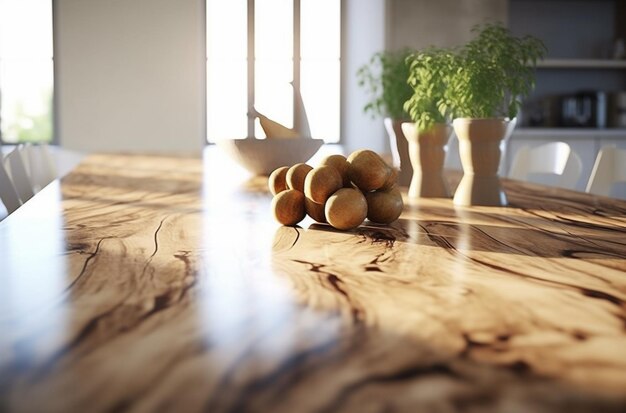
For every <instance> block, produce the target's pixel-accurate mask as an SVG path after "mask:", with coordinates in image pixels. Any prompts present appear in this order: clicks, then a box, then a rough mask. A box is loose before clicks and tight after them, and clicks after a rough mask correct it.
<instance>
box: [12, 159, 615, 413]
mask: <svg viewBox="0 0 626 413" xmlns="http://www.w3.org/2000/svg"><path fill="white" fill-rule="evenodd" d="M218 155H219V156H218ZM504 185H505V189H506V191H507V193H508V197H509V200H510V203H511V206H510V207H508V208H488V207H475V208H459V207H457V208H455V207H454V206H453V205H452V202H451V200H448V199H436V200H435V199H430V200H429V199H422V200H417V201H411V202H408V203H407V205H406V207H405V211H404V213H403V215H402V216H401V218H400V219H399V220H398V221H397V222H395V223H394V224H392V225H391V226H389V227H386V226H374V225H364V226H362V227H360V228H358V229H357V230H354V231H351V232H340V231H335V230H332V229H331V228H329V227H327V226H324V225H318V224H314V223H313V222H312V221H310V220H306V221H304V222H303V223H302V224H301V227H297V228H291V227H281V226H279V225H278V224H276V223H275V222H273V220H272V217H271V213H270V209H269V204H270V199H271V198H270V195H269V194H268V193H267V191H266V189H265V182H264V180H262V179H258V178H255V179H249V178H248V177H247V176H246V174H245V173H243V172H242V171H241V170H240V169H238V168H236V167H233V165H232V164H231V163H230V162H229V161H228V160H226V159H223V158H222V156H221V155H220V154H218V153H216V152H215V151H214V150H208V151H207V153H206V154H205V159H204V163H203V161H202V160H200V159H188V158H171V157H148V156H129V155H128V156H127V155H115V156H113V155H95V156H91V157H89V158H87V159H86V160H85V161H84V162H83V163H82V164H81V165H80V166H79V167H78V168H77V169H75V170H74V171H73V172H72V173H70V174H69V175H68V176H66V177H65V178H64V179H63V180H62V181H61V182H54V183H53V184H51V185H50V186H48V187H47V188H45V189H44V191H42V192H40V193H39V194H38V195H37V196H35V198H33V199H32V200H31V201H29V202H28V203H27V204H25V205H24V206H23V207H22V208H21V209H19V210H18V211H17V212H16V213H15V214H13V215H11V216H10V217H8V218H7V219H6V220H5V221H3V222H2V223H0V411H2V412H4V411H16V412H22V411H25V412H47V411H50V412H113V411H115V412H127V411H128V412H153V411H176V412H196V411H210V412H243V411H262V412H313V411H315V412H338V411H340V412H352V411H354V412H397V411H400V412H402V411H406V412H417V411H425V412H453V411H467V410H471V411H498V412H502V411H504V412H509V411H516V412H517V411H519V412H544V411H576V412H577V411H603V412H611V411H615V412H624V411H625V409H626V304H625V300H626V202H620V201H615V200H610V199H608V198H599V197H593V196H589V195H586V194H582V193H575V192H568V191H564V190H556V189H549V188H546V187H540V186H533V185H529V184H521V183H516V182H510V181H505V183H504Z"/></svg>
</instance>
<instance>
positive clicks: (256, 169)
mask: <svg viewBox="0 0 626 413" xmlns="http://www.w3.org/2000/svg"><path fill="white" fill-rule="evenodd" d="M216 143H217V146H219V147H220V148H221V149H222V150H223V151H225V152H226V153H228V155H230V157H231V158H233V159H234V160H235V161H237V162H238V163H239V164H240V165H241V166H243V167H244V168H246V169H247V170H248V171H250V172H251V173H253V174H255V175H269V174H271V173H272V171H273V170H274V169H276V168H278V167H280V166H291V165H294V164H297V163H300V162H306V161H308V160H309V159H311V157H312V156H313V155H315V153H316V152H317V151H318V150H319V148H320V147H321V146H322V144H323V143H324V141H323V140H322V139H311V138H272V139H223V140H219V141H217V142H216Z"/></svg>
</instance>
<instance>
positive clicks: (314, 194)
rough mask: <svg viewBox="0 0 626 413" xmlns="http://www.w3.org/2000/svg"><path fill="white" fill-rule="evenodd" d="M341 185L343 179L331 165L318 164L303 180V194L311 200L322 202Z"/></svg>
mask: <svg viewBox="0 0 626 413" xmlns="http://www.w3.org/2000/svg"><path fill="white" fill-rule="evenodd" d="M342 186H343V179H341V175H340V174H339V172H337V170H336V169H335V168H334V167H333V166H328V165H325V166H318V167H317V168H314V169H312V170H311V172H309V173H308V174H307V176H306V179H305V180H304V195H305V196H306V197H307V198H309V199H311V201H313V202H317V203H318V204H324V203H325V202H326V200H327V199H328V197H329V196H331V195H332V194H333V193H335V192H336V191H337V190H338V189H341V187H342Z"/></svg>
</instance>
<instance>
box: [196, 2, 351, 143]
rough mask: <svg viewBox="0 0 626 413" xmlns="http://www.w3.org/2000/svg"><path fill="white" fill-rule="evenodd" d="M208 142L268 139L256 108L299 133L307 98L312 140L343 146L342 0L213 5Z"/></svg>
mask: <svg viewBox="0 0 626 413" xmlns="http://www.w3.org/2000/svg"><path fill="white" fill-rule="evenodd" d="M206 9H207V20H206V21H207V135H208V136H207V137H208V140H209V141H215V140H218V139H221V138H243V137H246V136H248V137H252V136H256V137H264V136H265V135H264V134H263V131H262V129H261V128H260V126H259V124H258V121H257V122H256V123H255V122H254V120H253V119H252V118H248V116H247V114H248V113H250V112H251V110H252V109H253V108H254V109H256V110H258V111H259V112H261V113H263V114H264V115H266V116H268V117H269V118H271V119H273V120H276V121H277V122H280V123H282V124H283V125H285V126H287V127H294V106H295V105H294V99H295V97H294V92H293V88H292V84H293V85H294V86H295V87H298V88H299V89H300V91H301V95H302V100H303V101H304V104H305V107H306V111H307V117H308V121H309V125H310V128H311V134H312V135H313V137H315V138H323V139H324V140H325V141H326V142H338V141H339V117H340V107H339V104H340V44H341V14H340V10H341V1H340V0H229V1H223V0H207V8H206Z"/></svg>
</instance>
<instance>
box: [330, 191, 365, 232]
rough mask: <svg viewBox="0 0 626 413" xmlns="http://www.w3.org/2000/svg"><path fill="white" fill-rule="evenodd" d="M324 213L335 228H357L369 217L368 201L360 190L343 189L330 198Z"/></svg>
mask: <svg viewBox="0 0 626 413" xmlns="http://www.w3.org/2000/svg"><path fill="white" fill-rule="evenodd" d="M324 212H325V213H326V219H327V220H328V223H329V224H330V225H332V226H333V227H335V228H337V229H342V230H346V229H352V228H356V227H358V226H359V225H361V223H363V221H364V220H365V217H366V216H367V201H366V200H365V196H363V193H361V191H359V190H358V189H352V188H343V189H340V190H338V191H337V192H335V193H334V194H332V195H331V196H330V198H328V201H327V202H326V208H325V211H324Z"/></svg>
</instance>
